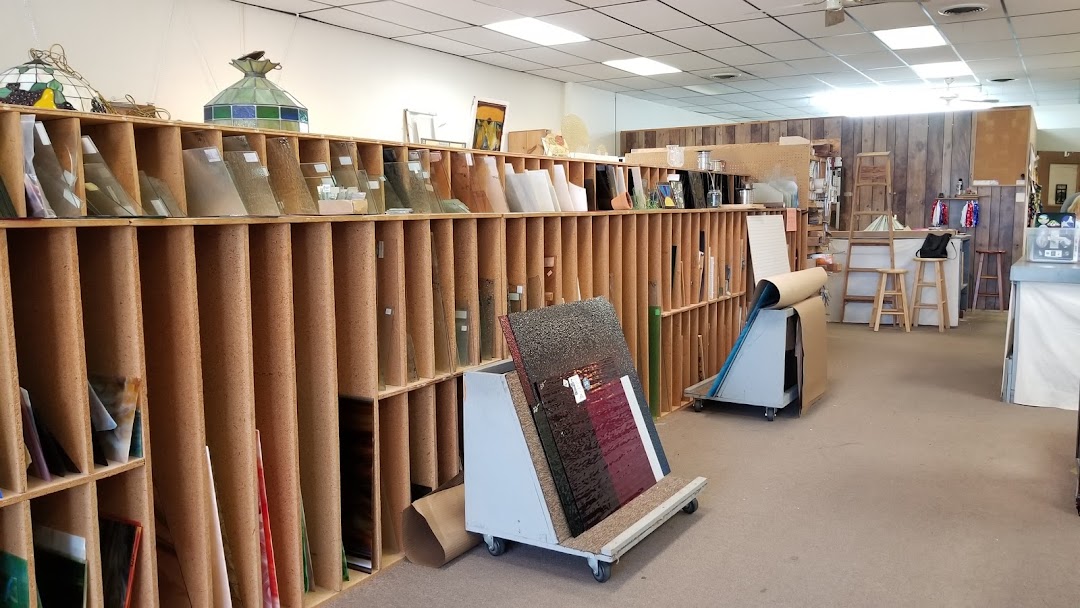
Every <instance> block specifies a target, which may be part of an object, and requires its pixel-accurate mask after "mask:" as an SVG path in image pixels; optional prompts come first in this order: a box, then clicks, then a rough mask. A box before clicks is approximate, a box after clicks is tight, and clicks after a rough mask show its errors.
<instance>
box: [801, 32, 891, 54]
mask: <svg viewBox="0 0 1080 608" xmlns="http://www.w3.org/2000/svg"><path fill="white" fill-rule="evenodd" d="M814 44H817V45H818V46H820V47H822V48H824V49H825V50H826V51H829V52H830V53H832V54H834V55H841V56H843V55H858V54H859V53H881V52H884V51H886V48H885V45H883V44H881V41H880V40H878V37H877V36H874V35H873V34H848V35H847V36H833V37H830V38H815V39H814Z"/></svg>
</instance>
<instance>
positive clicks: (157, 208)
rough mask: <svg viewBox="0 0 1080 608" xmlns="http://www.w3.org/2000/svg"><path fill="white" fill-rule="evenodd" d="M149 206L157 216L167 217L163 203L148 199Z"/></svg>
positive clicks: (167, 212)
mask: <svg viewBox="0 0 1080 608" xmlns="http://www.w3.org/2000/svg"><path fill="white" fill-rule="evenodd" d="M150 206H152V207H153V208H154V211H155V212H156V213H157V214H158V215H169V210H168V209H167V208H166V207H165V203H164V202H163V201H162V200H161V199H160V198H152V199H150Z"/></svg>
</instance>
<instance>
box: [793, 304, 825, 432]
mask: <svg viewBox="0 0 1080 608" xmlns="http://www.w3.org/2000/svg"><path fill="white" fill-rule="evenodd" d="M793 308H794V309H795V314H797V315H799V342H800V344H801V346H802V355H801V368H802V370H801V377H800V379H801V382H802V391H801V393H800V394H801V396H802V411H803V412H805V411H806V410H808V409H810V407H811V406H812V405H814V402H816V401H817V400H818V399H820V398H821V396H822V395H824V394H825V385H826V384H827V381H828V371H829V370H828V360H827V356H828V354H827V352H826V349H825V302H824V301H823V300H822V299H821V298H818V297H812V298H807V299H806V300H803V301H802V302H799V303H798V304H795V305H794V306H793Z"/></svg>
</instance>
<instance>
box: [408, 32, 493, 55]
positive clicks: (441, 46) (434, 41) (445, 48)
mask: <svg viewBox="0 0 1080 608" xmlns="http://www.w3.org/2000/svg"><path fill="white" fill-rule="evenodd" d="M395 40H397V41H398V42H405V43H408V44H414V45H416V46H422V47H424V48H428V49H434V50H436V51H442V52H444V53H450V54H451V55H460V56H465V55H479V54H481V53H487V52H489V49H482V48H480V47H476V46H473V45H471V44H465V43H463V42H458V41H457V40H450V39H449V38H442V37H440V36H437V35H435V34H414V35H412V36H401V37H399V38H395Z"/></svg>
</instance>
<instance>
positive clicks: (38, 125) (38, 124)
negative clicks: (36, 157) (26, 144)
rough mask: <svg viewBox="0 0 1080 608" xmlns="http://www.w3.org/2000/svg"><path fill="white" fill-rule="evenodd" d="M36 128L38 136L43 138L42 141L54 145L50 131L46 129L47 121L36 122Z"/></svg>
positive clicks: (47, 144)
mask: <svg viewBox="0 0 1080 608" xmlns="http://www.w3.org/2000/svg"><path fill="white" fill-rule="evenodd" d="M34 128H35V129H37V134H38V138H39V139H41V143H42V144H45V145H46V146H51V145H52V140H51V139H49V132H48V131H46V130H45V123H43V122H40V121H39V122H35V123H34Z"/></svg>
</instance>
